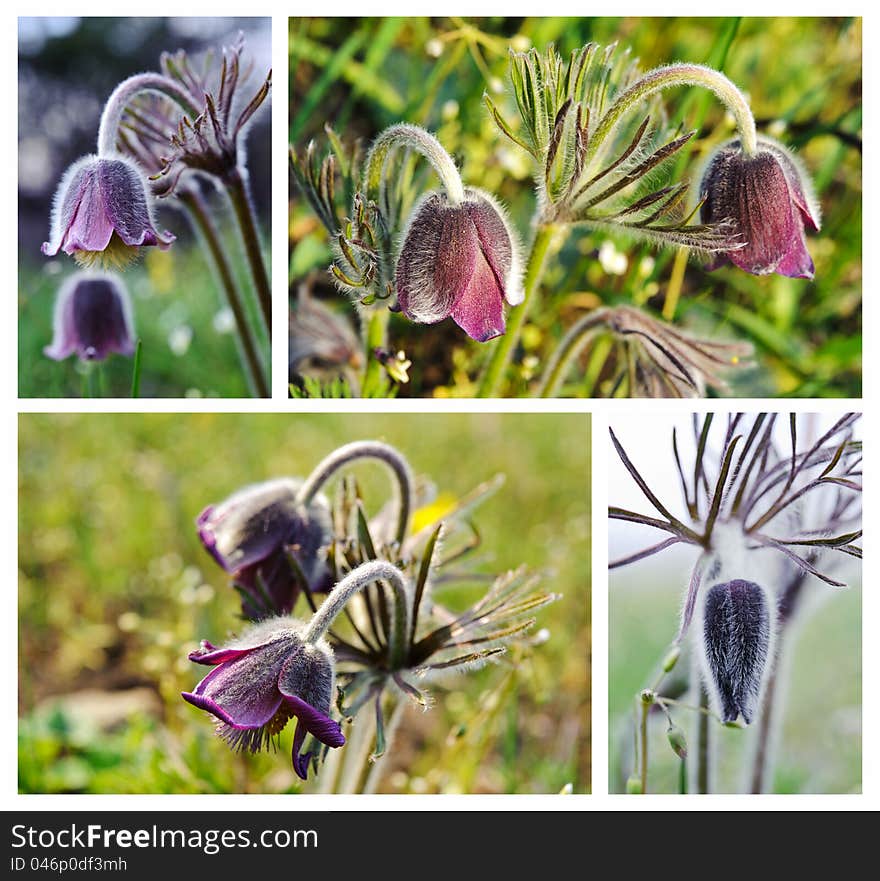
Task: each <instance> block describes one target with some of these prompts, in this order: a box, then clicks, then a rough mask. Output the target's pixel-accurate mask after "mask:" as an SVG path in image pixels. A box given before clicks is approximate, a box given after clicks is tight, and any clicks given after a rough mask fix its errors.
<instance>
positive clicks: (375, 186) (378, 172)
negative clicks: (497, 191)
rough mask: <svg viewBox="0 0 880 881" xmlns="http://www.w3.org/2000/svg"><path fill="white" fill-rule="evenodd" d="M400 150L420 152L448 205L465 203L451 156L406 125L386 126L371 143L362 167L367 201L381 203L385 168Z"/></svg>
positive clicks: (430, 137) (424, 133)
mask: <svg viewBox="0 0 880 881" xmlns="http://www.w3.org/2000/svg"><path fill="white" fill-rule="evenodd" d="M400 147H404V148H406V149H408V150H415V151H417V152H418V153H421V155H422V156H424V157H425V159H427V160H428V162H430V163H431V167H432V168H433V169H434V171H436V172H437V176H438V177H439V178H440V183H441V184H442V185H443V189H444V190H446V196H447V198H448V199H449V204H450V205H453V206H454V205H459V204H461V203H462V202H463V201H464V184H463V183H462V181H461V175H460V174H459V173H458V169H457V168H456V167H455V162H454V161H453V159H452V157H451V156H450V155H449V154H448V153H447V152H446V150H444V149H443V145H442V144H441V143H440V141H438V140H437V138H435V137H434V135H432V134H431V133H430V132H427V131H425V130H424V129H423V128H419V127H418V126H417V125H410V124H409V123H401V124H399V125H392V126H389V127H388V128H386V129H385V131H383V132H382V133H381V134H380V135H379V137H378V138H376V140H375V141H374V142H373V146H372V147H371V148H370V152H369V154H368V155H367V161H366V163H365V165H364V176H363V187H362V188H363V190H364V192H365V193H366V195H367V198H369V199H372V200H373V201H375V202H380V197H381V193H382V191H383V187H384V181H385V175H386V170H385V166H386V165H387V163H388V160H389V158H390V156H391V153H392V152H393V151H394V150H396V149H398V148H400Z"/></svg>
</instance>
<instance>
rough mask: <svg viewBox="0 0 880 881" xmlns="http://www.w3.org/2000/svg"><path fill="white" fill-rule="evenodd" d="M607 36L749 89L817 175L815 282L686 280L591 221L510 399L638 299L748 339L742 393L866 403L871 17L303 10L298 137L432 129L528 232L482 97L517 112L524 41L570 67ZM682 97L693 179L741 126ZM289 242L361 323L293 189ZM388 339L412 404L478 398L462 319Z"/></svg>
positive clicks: (571, 388)
mask: <svg viewBox="0 0 880 881" xmlns="http://www.w3.org/2000/svg"><path fill="white" fill-rule="evenodd" d="M591 40H592V41H597V42H599V43H602V44H609V43H612V42H614V41H619V42H620V44H621V46H622V47H631V48H632V52H633V54H634V55H635V56H638V57H639V58H640V59H641V63H642V67H643V68H644V69H648V68H650V67H653V66H656V65H659V64H664V63H669V62H671V61H676V60H679V61H690V62H699V63H706V64H709V65H711V66H713V67H715V68H717V69H719V70H722V71H723V72H724V73H725V74H727V75H728V76H729V77H730V78H731V79H732V80H733V81H734V82H735V83H737V84H738V85H739V86H740V87H741V88H742V89H743V91H744V92H745V93H746V94H747V96H748V98H749V100H750V103H751V106H752V110H753V112H754V115H755V118H756V120H757V124H758V129H759V131H761V132H766V133H769V134H772V135H773V136H775V137H777V138H779V139H781V140H782V141H783V142H784V143H785V144H786V145H788V146H789V147H791V148H792V149H794V150H795V151H796V152H797V154H798V155H799V157H800V158H801V159H802V161H803V162H804V163H805V165H806V167H807V168H808V169H809V171H810V173H811V174H812V176H813V181H814V183H815V188H816V192H817V196H818V198H819V201H820V203H821V206H822V212H823V228H822V231H821V233H818V234H816V235H810V236H809V237H808V247H809V250H810V252H811V254H812V256H813V259H814V261H815V264H816V278H815V281H813V282H806V281H804V280H801V279H789V278H784V277H781V276H776V275H773V276H763V277H756V276H752V275H749V274H747V273H745V272H742V271H739V270H737V269H734V268H731V267H728V268H725V269H723V270H720V271H717V272H713V273H709V272H707V271H706V270H705V268H704V267H703V265H701V264H700V263H699V262H698V261H697V260H696V259H693V258H692V259H691V260H690V262H689V263H688V264H687V268H686V270H685V271H684V274H683V276H681V275H680V274H679V273H677V272H676V265H675V251H673V250H669V249H667V250H663V251H658V250H657V249H656V248H655V247H653V246H650V245H647V244H644V243H642V242H637V241H632V240H627V239H625V238H623V237H621V236H620V234H618V233H615V232H608V231H598V230H590V229H581V228H576V229H575V230H573V231H572V233H571V235H569V237H568V240H567V242H566V244H565V246H564V247H563V249H562V251H561V252H560V253H559V254H557V255H555V256H553V257H552V258H551V261H550V265H549V267H548V269H547V272H546V274H545V276H544V280H543V283H542V286H541V290H540V296H539V301H538V304H537V307H536V308H534V309H533V310H532V312H531V315H530V318H529V320H528V323H527V324H526V327H525V330H524V333H523V336H522V344H521V347H520V350H519V352H518V353H517V357H516V364H517V367H516V368H515V370H513V371H511V372H510V374H509V376H508V386H507V389H506V394H508V395H523V394H528V393H529V392H530V391H531V390H533V388H534V385H535V383H536V381H537V378H538V377H539V376H540V375H541V372H542V369H543V367H544V365H545V364H546V362H547V359H548V358H549V355H550V353H551V352H552V351H553V349H554V347H555V344H556V343H558V341H559V340H560V339H561V337H562V335H563V333H564V331H565V330H566V329H567V328H568V327H570V326H571V325H572V324H573V323H574V322H575V321H576V320H577V318H578V317H579V316H580V315H582V314H584V312H585V311H587V310H590V309H594V308H596V307H597V306H600V305H602V304H619V303H635V304H638V305H644V304H647V305H648V306H649V307H650V308H652V309H653V310H654V311H655V313H658V314H659V313H660V312H661V311H663V310H664V309H665V314H666V317H667V318H669V317H672V316H674V318H675V321H676V323H677V324H678V325H679V326H680V327H682V328H684V329H689V330H692V331H694V332H696V333H698V334H703V335H710V336H717V337H721V338H728V339H742V340H748V341H750V342H752V343H753V344H754V346H755V351H756V357H755V366H754V367H753V368H750V369H742V370H739V371H736V372H735V373H734V374H733V377H732V393H733V395H734V396H743V397H771V396H796V397H824V396H828V397H844V396H845V397H849V396H858V395H859V394H860V392H861V237H862V233H861V21H860V19H843V18H821V19H818V18H756V19H742V20H740V19H722V18H641V19H622V18H597V19H587V18H584V19H569V18H552V17H551V18H544V17H536V18H526V19H519V18H517V19H505V18H483V19H470V20H462V19H456V18H437V19H421V18H382V19H343V18H334V19H329V18H314V19H311V18H294V19H292V20H291V22H290V44H289V45H290V64H291V67H290V71H291V73H290V75H291V95H292V99H291V101H292V103H291V113H290V131H289V136H290V140H291V143H292V144H293V145H294V147H295V148H300V149H302V148H303V147H305V145H306V144H307V143H308V141H309V140H310V139H312V138H314V139H316V141H318V143H319V144H321V145H322V153H323V146H326V137H325V136H324V132H323V126H324V125H325V124H330V125H331V126H332V127H333V128H334V129H335V131H336V132H337V134H338V135H339V136H340V137H341V138H342V139H343V141H344V142H345V143H346V144H351V143H353V142H355V141H356V140H357V139H360V140H361V141H362V142H363V144H364V146H366V145H367V144H368V143H369V142H370V141H371V140H372V139H373V138H374V137H375V136H376V135H377V134H378V133H379V132H380V131H381V130H382V129H383V128H385V127H386V126H388V125H390V124H392V123H395V122H399V121H407V122H412V123H417V124H419V125H422V126H424V127H426V128H427V129H429V130H431V131H433V132H435V133H436V134H437V137H438V138H439V140H440V141H441V143H442V144H443V145H444V147H445V148H446V149H447V150H448V151H449V152H450V153H451V154H452V155H453V156H454V157H455V159H456V161H457V162H458V163H459V165H460V168H461V171H462V175H463V178H464V180H465V182H466V183H467V184H468V185H472V186H477V187H481V188H483V189H485V190H487V191H489V192H491V193H494V194H495V195H497V196H498V197H499V198H500V199H501V200H502V201H503V202H504V203H505V205H507V206H508V208H509V210H510V214H511V217H512V219H513V222H514V225H515V226H516V228H517V229H518V230H519V232H520V235H521V236H522V237H523V238H527V236H528V230H529V221H530V217H531V215H532V213H533V212H534V209H535V197H534V191H533V185H532V179H531V177H532V173H533V169H532V167H531V165H530V158H529V157H528V155H527V154H526V153H525V151H523V150H521V149H519V148H518V147H517V146H515V145H514V144H513V143H512V142H511V141H509V140H507V139H506V138H505V137H504V136H503V135H502V134H501V133H500V132H499V130H498V129H497V127H496V126H495V124H494V123H493V121H492V120H491V118H490V114H489V113H488V111H487V110H486V107H485V105H484V103H483V101H482V96H483V93H484V92H488V93H490V94H491V96H492V99H493V101H494V102H495V103H496V104H497V105H498V106H499V108H500V109H501V111H502V113H503V114H504V115H505V116H506V117H507V118H508V119H512V118H513V117H514V116H515V112H514V110H513V102H512V98H511V94H510V87H509V83H508V81H507V66H508V61H507V57H508V50H509V49H511V48H514V49H516V50H518V51H522V50H525V49H528V48H529V47H531V46H534V47H536V48H537V49H538V50H539V51H541V52H543V51H544V50H545V49H546V47H547V46H548V45H549V44H551V43H553V44H555V45H556V47H557V48H558V50H559V51H560V52H561V53H562V54H563V57H566V56H567V55H568V53H569V52H571V51H572V50H573V49H576V48H578V47H580V46H581V45H583V44H584V43H586V42H588V41H591ZM666 106H667V108H668V110H669V113H670V114H671V117H672V119H673V120H680V121H681V124H682V126H683V127H686V128H694V129H697V130H698V135H697V136H696V137H695V138H694V139H693V141H692V142H691V144H690V145H689V147H691V149H690V151H689V152H687V151H685V152H686V156H684V157H683V159H682V164H681V165H680V166H679V168H678V170H679V172H682V171H684V170H685V169H686V170H687V174H686V177H688V178H689V179H690V180H691V183H692V185H694V184H695V183H696V180H695V178H696V176H697V174H698V168H699V166H700V165H701V161H702V160H703V159H705V157H706V155H707V153H708V152H709V151H710V150H711V149H712V148H714V147H715V146H716V145H717V144H719V143H720V142H721V141H723V140H724V139H726V138H728V137H730V136H731V134H732V122H731V120H730V119H728V118H726V117H725V112H724V109H723V108H722V107H721V106H720V105H719V104H718V102H717V101H716V100H715V99H714V96H713V95H711V94H710V93H708V92H706V91H705V90H702V91H701V90H698V89H680V90H672V91H670V92H668V93H667V102H666ZM290 245H291V260H290V285H291V294H292V295H294V296H295V295H296V294H297V292H298V290H299V289H300V288H301V287H302V286H303V285H305V286H307V287H308V288H309V289H310V290H311V293H312V294H313V295H314V296H316V297H318V298H321V299H324V300H326V301H327V302H330V303H332V304H333V305H334V306H335V308H337V309H338V310H339V312H340V314H342V315H345V316H347V317H348V318H349V319H350V320H351V321H352V322H353V323H354V322H355V320H356V319H355V313H354V310H353V308H352V307H351V306H350V304H348V303H347V302H346V301H345V300H344V299H343V297H342V296H341V295H340V294H339V293H338V292H337V291H336V290H335V288H334V286H333V283H332V280H331V277H330V275H329V273H328V272H327V271H326V270H327V266H328V265H329V263H330V261H331V258H332V254H331V249H330V243H329V241H328V236H327V235H326V233H325V231H324V229H323V228H322V227H321V226H320V224H319V223H318V222H317V221H316V219H315V217H314V215H313V214H312V213H311V212H310V210H309V208H308V206H307V205H306V204H305V202H304V200H303V199H302V198H301V196H300V194H299V193H297V192H296V191H295V190H294V191H293V192H292V201H291V210H290ZM603 246H604V247H603ZM390 337H391V341H392V345H393V347H394V348H395V349H402V350H404V351H405V352H406V356H407V358H409V359H410V360H411V361H412V362H413V363H412V368H411V369H410V381H409V382H408V383H406V384H404V385H401V386H400V387H399V389H398V393H399V394H400V395H409V396H430V395H434V396H453V395H455V396H459V395H464V396H467V395H471V394H473V392H474V380H475V378H476V377H477V376H478V374H479V372H480V370H481V368H482V367H483V365H484V363H485V361H486V360H487V358H488V356H489V353H490V351H491V348H492V346H491V344H489V345H485V344H484V345H481V344H478V343H474V342H472V341H470V340H468V339H467V338H466V337H465V335H464V334H463V333H462V332H461V331H460V330H459V329H458V328H457V327H456V326H454V325H453V323H452V322H451V321H449V320H447V321H446V322H443V323H441V324H439V325H433V326H422V325H416V324H413V323H410V322H409V321H407V320H406V319H405V318H404V317H402V316H400V315H395V316H392V320H391V325H390ZM598 357H599V354H598V353H594V354H593V355H591V354H589V353H588V354H585V355H584V356H583V357H582V359H581V361H580V363H579V364H578V366H577V367H574V368H573V369H572V371H571V375H570V377H569V381H568V383H567V384H566V385H565V387H564V388H563V390H562V393H563V394H565V395H576V396H578V395H580V396H590V395H596V394H597V393H598V392H599V391H600V389H598V388H597V387H596V383H597V371H598V369H599V367H601V361H596V358H598ZM591 358H592V360H591ZM602 358H604V354H603V355H602ZM594 361H596V363H594Z"/></svg>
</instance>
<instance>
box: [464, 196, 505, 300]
mask: <svg viewBox="0 0 880 881" xmlns="http://www.w3.org/2000/svg"><path fill="white" fill-rule="evenodd" d="M471 195H474V196H476V194H471ZM464 207H465V208H466V210H467V212H468V216H469V217H470V219H471V222H472V223H473V224H474V228H475V229H476V231H477V237H478V239H479V242H480V248H481V249H482V251H483V257H484V258H485V260H486V262H487V263H488V264H489V266H490V267H491V269H492V272H493V273H494V275H495V279H496V281H497V282H498V287H499V288H500V290H501V294H502V297H504V299H507V300H508V302H511V303H512V302H513V300H510V299H509V296H510V293H511V292H510V291H508V290H505V286H506V279H507V278H509V277H510V273H511V272H512V270H513V243H512V242H511V240H510V233H509V232H508V231H507V227H506V226H505V223H504V220H503V219H502V217H501V215H500V214H499V213H498V212H497V211H496V210H495V206H494V205H492V204H491V203H489V202H487V201H485V200H484V199H480V200H479V201H474V202H465V203H464Z"/></svg>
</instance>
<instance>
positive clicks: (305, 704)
mask: <svg viewBox="0 0 880 881" xmlns="http://www.w3.org/2000/svg"><path fill="white" fill-rule="evenodd" d="M302 630H303V625H302V624H301V623H300V622H298V621H295V620H294V619H292V618H270V619H268V620H266V621H262V622H260V623H259V624H255V625H253V626H252V627H251V628H250V629H249V630H247V631H246V632H245V633H244V634H243V635H242V636H241V637H239V638H238V639H233V640H231V641H230V642H229V643H228V644H227V645H226V646H224V647H222V648H217V647H216V646H213V645H211V644H210V643H209V642H203V643H202V645H201V647H200V648H199V650H198V651H195V652H192V653H191V654H190V655H189V659H190V660H191V661H195V662H196V663H197V664H209V665H211V666H213V667H214V669H213V670H212V671H211V672H210V673H209V674H208V675H207V676H206V677H205V678H204V679H203V680H202V681H201V682H200V683H199V684H198V685H197V686H196V687H195V689H194V690H193V691H192V692H183V693H182V697H183V699H184V700H186V701H188V702H189V703H191V704H193V706H196V707H198V708H199V709H202V710H206V711H207V712H209V713H211V714H212V715H213V716H215V717H216V718H217V719H218V720H219V724H218V725H217V734H219V735H220V737H222V738H223V739H224V740H225V741H226V742H227V743H229V745H230V746H231V747H233V748H234V749H238V750H248V751H250V752H259V751H260V750H261V749H263V748H267V747H268V746H269V745H270V743H271V740H272V737H273V736H275V735H276V734H279V733H280V732H281V731H282V730H283V729H284V727H285V726H286V725H287V723H288V722H289V721H290V719H292V718H295V719H296V731H295V732H294V735H293V768H294V770H295V771H296V773H297V775H298V776H299V777H301V778H302V779H303V780H305V779H306V777H307V773H308V768H309V760H310V759H311V753H305V754H303V753H302V752H301V750H302V746H303V742H304V741H305V738H306V734H311V735H313V736H314V737H315V738H316V739H317V740H319V741H320V742H321V743H323V744H326V745H327V746H329V747H334V748H335V747H340V746H342V745H343V744H344V743H345V737H344V736H343V734H342V730H341V728H340V727H339V723H338V722H336V721H334V720H333V719H331V718H330V705H331V702H332V699H333V683H334V679H335V670H334V661H333V652H332V650H331V648H330V646H329V645H328V644H327V643H326V642H325V641H324V640H323V639H322V640H318V641H317V642H315V643H312V642H305V641H304V640H303V639H302V636H301V634H302Z"/></svg>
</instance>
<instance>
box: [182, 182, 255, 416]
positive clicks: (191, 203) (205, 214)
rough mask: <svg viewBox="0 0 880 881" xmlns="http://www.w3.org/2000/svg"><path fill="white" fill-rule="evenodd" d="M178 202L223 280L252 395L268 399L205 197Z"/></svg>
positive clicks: (190, 194) (188, 193) (185, 195)
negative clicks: (182, 206) (181, 204)
mask: <svg viewBox="0 0 880 881" xmlns="http://www.w3.org/2000/svg"><path fill="white" fill-rule="evenodd" d="M178 198H179V199H180V201H181V202H182V203H183V205H184V207H185V208H186V210H187V213H188V214H189V216H190V219H191V221H192V223H193V225H194V226H195V228H196V230H197V231H198V233H199V234H200V235H201V237H202V239H203V241H204V243H205V245H206V246H207V249H208V253H209V254H210V255H211V259H212V260H213V262H214V268H215V269H216V270H217V275H218V277H219V279H220V286H221V287H222V288H223V293H224V294H225V295H226V302H227V303H228V304H229V308H230V309H231V310H232V314H233V315H234V316H235V327H236V330H237V331H238V339H239V343H240V348H239V351H240V354H241V357H242V362H243V364H242V366H243V367H244V370H245V374H246V375H247V377H248V380H249V383H248V384H249V385H250V387H251V392H252V393H256V396H257V397H260V398H268V397H269V385H268V383H267V382H266V378H265V376H264V374H263V368H262V365H261V364H260V355H259V352H258V351H257V344H256V341H255V339H254V335H253V333H252V332H251V327H250V325H249V324H248V319H247V313H246V312H245V308H244V303H243V301H242V298H241V293H240V292H239V290H238V286H237V285H236V282H235V277H234V275H233V272H232V267H231V266H230V264H229V260H228V259H227V257H226V253H225V252H224V250H223V243H222V242H221V240H220V234H219V231H218V230H217V227H216V226H215V225H214V222H213V221H212V220H211V215H210V211H209V208H208V205H207V203H206V201H205V199H204V197H203V196H202V195H201V194H200V193H198V192H197V191H195V190H185V191H182V192H180V193H178Z"/></svg>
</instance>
